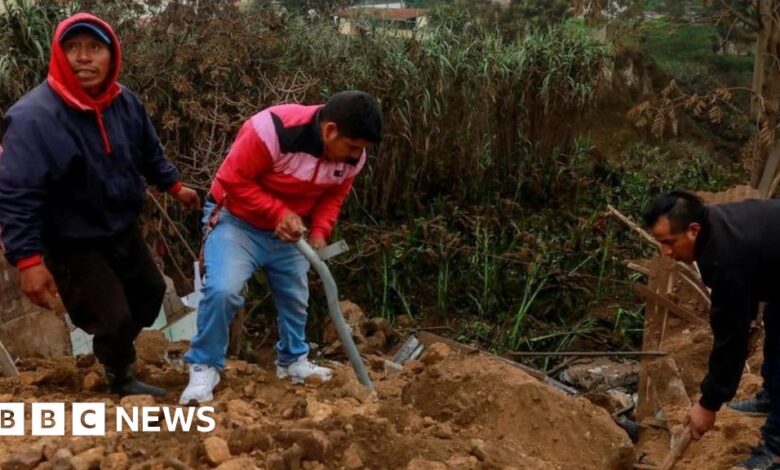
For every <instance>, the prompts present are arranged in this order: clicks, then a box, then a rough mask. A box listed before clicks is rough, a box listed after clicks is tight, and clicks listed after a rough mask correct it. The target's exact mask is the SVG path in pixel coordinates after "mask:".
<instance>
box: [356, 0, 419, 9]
mask: <svg viewBox="0 0 780 470" xmlns="http://www.w3.org/2000/svg"><path fill="white" fill-rule="evenodd" d="M354 6H356V7H358V8H406V3H405V2H403V1H397V2H388V1H386V0H385V1H380V0H358V1H357V2H355V5H354Z"/></svg>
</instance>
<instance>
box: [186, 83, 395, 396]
mask: <svg viewBox="0 0 780 470" xmlns="http://www.w3.org/2000/svg"><path fill="white" fill-rule="evenodd" d="M381 137H382V119H381V114H380V110H379V106H378V104H377V102H376V100H375V99H374V98H373V97H372V96H371V95H368V94H366V93H363V92H360V91H345V92H341V93H337V94H336V95H334V96H333V97H332V98H331V99H330V100H329V101H328V102H327V103H326V104H325V105H316V106H303V105H297V104H286V105H280V106H274V107H271V108H268V109H266V110H263V111H261V112H260V113H258V114H256V115H254V116H253V117H252V118H250V119H249V120H248V121H247V122H245V123H244V125H243V126H242V127H241V130H240V131H239V133H238V136H237V137H236V141H235V142H234V143H233V146H232V147H231V149H230V152H229V153H228V156H227V157H226V158H225V161H224V162H223V163H222V166H221V167H220V168H219V170H218V171H217V175H216V178H215V179H214V182H213V183H212V186H211V193H210V195H209V197H208V198H207V201H206V206H205V214H204V217H203V221H204V224H205V225H206V227H207V230H209V232H208V236H207V238H206V242H205V245H204V267H205V270H206V279H205V283H204V288H203V299H202V300H201V302H200V305H199V307H198V333H197V335H196V336H195V338H193V340H192V344H191V346H190V351H189V352H188V353H187V355H186V359H187V361H188V362H189V363H190V382H189V385H188V386H187V388H186V389H185V390H184V392H183V393H182V396H181V400H180V403H181V404H190V403H193V402H194V403H204V402H207V401H209V400H211V399H212V398H213V394H212V390H213V389H214V387H215V386H216V385H217V383H219V371H220V370H221V369H222V368H223V366H224V363H225V353H226V350H227V345H228V334H229V327H230V322H231V320H232V319H233V315H234V314H235V312H236V311H237V310H238V309H239V308H240V307H241V306H242V305H243V303H244V299H243V298H242V297H241V289H242V287H243V285H244V283H245V282H246V281H247V279H249V277H250V276H251V275H252V273H253V272H254V271H255V270H256V269H258V268H262V269H263V270H264V271H265V273H266V277H267V278H268V283H269V285H270V287H271V291H272V293H273V297H274V302H275V304H276V309H277V312H278V323H279V341H278V342H277V344H276V350H277V375H278V376H279V377H281V378H286V377H290V378H291V380H292V381H293V382H294V383H300V382H303V381H304V380H305V379H306V377H309V376H311V375H316V376H318V377H319V378H321V379H322V380H328V379H330V376H331V371H330V369H326V368H324V367H318V366H316V365H314V364H312V363H311V362H310V361H309V360H308V359H307V355H308V352H309V346H308V345H307V343H306V334H305V333H306V332H305V329H306V309H307V307H308V301H309V288H308V279H307V272H308V269H309V263H308V261H307V260H306V258H304V257H303V255H302V254H301V253H300V252H299V251H298V250H297V248H296V247H295V246H294V245H293V244H292V243H293V242H295V241H297V240H298V239H300V238H301V237H302V236H304V234H306V233H307V232H308V241H309V243H310V244H311V245H312V247H313V248H314V249H320V248H323V247H324V246H325V239H326V238H327V237H328V236H329V235H330V233H331V231H332V229H333V225H334V224H335V222H336V219H337V218H338V215H339V211H340V210H341V205H342V203H343V202H344V198H345V197H346V196H347V194H348V193H349V191H350V188H351V187H352V182H353V180H354V179H355V176H357V174H358V173H359V172H360V170H361V169H362V168H363V166H364V165H365V162H366V152H365V148H366V147H367V146H368V145H369V144H372V143H374V144H376V143H379V142H380V141H381ZM307 225H308V227H309V228H308V229H307Z"/></svg>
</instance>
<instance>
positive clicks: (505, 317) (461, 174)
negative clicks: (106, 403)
mask: <svg viewBox="0 0 780 470" xmlns="http://www.w3.org/2000/svg"><path fill="white" fill-rule="evenodd" d="M0 1H6V2H9V1H10V0H0ZM12 7H14V8H16V9H14V8H11V9H9V11H8V12H7V13H5V14H0V110H6V109H7V108H8V107H9V106H10V105H11V104H12V103H13V102H14V101H15V100H16V99H18V98H19V97H20V96H21V95H22V94H23V93H24V92H25V91H26V90H27V89H29V88H32V86H34V85H35V84H36V83H37V82H39V81H40V80H42V78H43V77H44V76H45V70H46V60H47V59H46V57H47V54H48V53H47V49H48V43H49V41H50V35H51V33H52V31H53V27H54V26H55V25H56V22H57V21H58V20H59V19H61V18H63V17H64V16H66V15H67V14H68V11H66V10H65V9H63V8H61V7H57V6H56V4H55V3H54V2H48V1H46V0H42V1H41V2H40V3H39V4H36V5H32V4H27V3H25V2H22V1H21V0H17V2H16V4H14V5H12ZM81 7H83V8H84V9H89V10H92V11H95V12H96V13H97V14H99V15H101V16H103V17H105V18H106V19H107V20H109V21H110V22H111V23H112V24H113V25H114V26H115V27H116V29H117V31H118V33H119V36H120V39H121V41H122V44H123V47H124V57H125V63H124V66H123V69H124V74H123V76H122V80H123V82H124V83H125V84H126V85H128V86H129V88H130V89H132V90H133V91H135V92H136V93H137V94H139V95H140V96H141V98H142V99H143V101H144V102H145V105H146V108H147V110H148V111H149V112H150V114H151V115H152V117H153V119H154V121H155V124H156V127H157V129H158V130H159V133H160V135H161V138H162V140H163V142H164V143H165V145H166V150H167V154H168V156H169V157H170V158H172V159H173V160H174V161H175V162H176V163H177V165H178V166H179V167H180V168H181V169H182V170H183V172H184V178H185V179H186V180H187V181H188V182H190V183H192V184H194V185H195V186H196V187H198V188H199V189H201V190H206V188H208V186H209V183H210V180H211V178H212V177H213V174H214V172H215V170H216V168H217V167H218V165H219V164H220V163H221V161H222V159H223V157H224V155H225V153H226V152H227V149H228V148H229V145H230V143H231V142H232V139H233V137H234V136H235V134H236V132H237V130H238V127H239V125H240V123H241V122H242V121H243V120H245V119H246V118H248V117H249V116H251V115H252V114H254V113H255V112H257V111H258V110H259V109H261V108H263V107H265V106H268V105H271V104H274V103H278V102H282V101H296V102H321V101H323V100H325V99H327V97H328V96H330V95H331V94H333V93H334V92H336V91H339V90H343V89H348V88H359V89H363V90H366V91H368V92H371V93H373V94H374V95H375V96H377V98H378V99H379V101H380V103H381V106H382V111H383V115H384V120H385V129H386V131H385V137H384V139H383V142H382V144H381V145H380V146H378V147H377V148H372V149H370V158H369V162H368V165H367V167H366V169H365V170H364V173H363V174H362V175H360V177H359V178H358V180H357V184H356V188H355V193H354V195H352V196H351V197H350V198H349V200H348V203H347V205H346V206H345V208H344V211H343V215H342V219H343V223H342V224H341V225H340V227H339V229H338V231H337V237H342V236H343V237H345V238H347V239H348V240H349V242H350V244H351V245H352V246H355V247H356V249H355V254H353V256H352V257H351V258H350V261H349V263H342V262H340V261H338V260H336V261H335V262H334V264H333V271H334V274H335V276H336V278H337V279H338V281H339V286H340V292H342V293H343V295H344V296H345V297H348V298H352V299H354V300H356V301H357V302H358V303H360V304H361V305H363V306H364V307H365V308H366V310H367V311H369V312H371V313H373V314H375V315H382V316H385V317H387V318H390V319H393V318H395V317H396V316H398V315H401V314H404V315H409V316H412V317H413V318H415V319H416V320H419V321H421V322H426V321H431V322H437V323H438V322H446V323H447V324H448V325H450V327H451V328H453V329H455V330H456V331H457V332H458V333H459V334H460V335H461V337H462V338H463V339H472V340H477V341H480V342H484V343H486V344H488V345H491V346H493V347H496V348H518V347H522V348H561V347H566V346H568V345H570V344H572V343H573V342H574V341H575V340H577V339H578V338H582V337H585V336H587V335H591V334H592V333H593V332H594V331H602V330H604V331H606V332H607V333H608V334H611V333H612V332H613V330H616V331H619V332H621V334H624V335H630V330H631V329H632V327H633V323H631V322H629V323H630V327H629V326H626V325H628V323H626V322H625V319H626V318H629V317H626V316H625V315H624V316H623V317H621V318H622V319H621V321H620V325H618V326H617V327H615V325H601V324H599V323H598V321H597V320H594V319H593V318H591V317H590V316H588V311H589V309H591V308H593V307H594V306H599V305H601V304H602V303H604V302H608V301H609V299H610V298H611V296H612V297H614V296H615V295H616V292H618V295H623V297H624V298H625V296H626V294H625V293H623V294H619V291H620V289H623V288H624V287H625V286H624V285H620V284H616V282H619V281H620V279H622V278H623V277H624V275H625V272H623V271H622V268H621V267H620V264H619V261H620V259H621V258H620V255H621V253H625V251H626V249H625V246H626V245H631V240H630V238H629V237H627V236H626V235H624V234H623V235H621V234H620V233H618V232H616V231H615V229H614V228H608V229H602V230H597V229H595V228H594V226H595V225H596V222H597V220H598V217H599V214H600V212H601V210H602V209H603V206H604V204H605V203H607V202H611V203H616V204H618V205H619V206H621V208H627V209H628V210H629V212H636V211H638V210H640V208H641V205H642V204H643V203H644V202H645V200H646V198H647V197H648V196H647V191H648V189H663V188H667V187H671V186H676V185H680V186H691V187H699V188H704V187H707V188H711V187H714V186H717V185H718V184H722V183H724V182H726V181H727V180H726V179H724V178H722V177H721V175H722V174H724V173H727V172H728V171H727V170H728V169H726V168H723V167H721V166H719V165H717V164H715V163H714V162H713V160H711V159H709V157H708V156H707V155H705V154H703V153H701V152H699V153H697V152H689V153H690V154H691V155H688V156H686V157H685V158H684V159H683V160H681V163H679V165H677V164H671V163H670V161H671V160H673V158H672V156H671V153H670V152H668V151H667V150H664V149H658V148H649V147H647V146H636V147H635V148H631V149H627V150H626V153H625V155H624V156H621V158H619V159H617V163H614V162H609V161H607V162H605V161H603V159H600V158H598V157H597V155H596V153H597V152H596V151H595V149H593V148H592V146H591V145H590V144H589V142H588V141H587V140H586V139H582V138H578V136H576V135H574V133H573V131H572V128H573V125H574V123H576V121H577V120H578V119H580V117H581V116H582V114H583V112H584V111H585V110H587V109H589V108H590V107H592V106H593V105H594V103H595V100H596V98H597V96H596V90H597V89H598V88H599V87H598V86H597V85H598V84H599V81H600V80H601V78H602V72H603V71H604V69H605V68H606V67H608V66H609V63H610V61H611V56H610V54H611V53H610V50H609V48H608V47H607V46H605V45H602V44H598V43H595V42H593V41H592V40H591V39H590V37H589V36H588V35H587V34H585V33H583V32H578V31H573V30H571V28H569V30H566V29H562V28H554V27H553V28H546V29H537V28H517V27H516V26H517V25H514V28H515V29H514V30H513V31H514V32H513V34H511V35H507V34H502V31H500V30H497V29H496V28H495V27H493V25H491V24H489V23H484V22H478V21H476V22H472V21H469V14H468V12H461V13H459V14H453V15H452V16H451V18H452V19H453V21H452V22H448V21H438V22H436V24H437V26H435V27H432V28H431V29H429V30H427V31H426V32H425V34H424V35H420V36H419V37H416V38H406V39H403V38H392V37H388V36H384V35H381V34H372V33H365V34H361V35H358V36H351V37H348V36H343V35H340V34H338V32H337V30H336V29H335V27H334V26H333V25H332V24H331V23H330V22H329V21H328V20H327V19H316V18H315V19H312V18H309V17H307V16H300V15H296V14H289V13H284V12H282V11H280V10H278V9H277V8H276V7H274V6H267V7H263V6H262V5H258V6H256V7H255V8H251V9H249V10H239V9H237V8H236V7H235V6H234V5H233V4H232V2H227V1H224V2H223V1H214V2H200V5H199V6H198V9H197V10H195V9H194V8H193V7H192V6H191V5H190V4H183V3H181V2H175V1H174V2H172V3H170V4H168V5H167V6H165V7H164V8H162V7H160V8H161V11H159V13H157V14H155V15H151V16H150V15H149V11H148V9H139V8H138V5H137V4H136V3H135V2H133V1H131V0H113V1H111V2H97V1H87V0H82V2H81ZM705 171H706V172H707V173H706V177H705V176H703V172H705ZM667 173H668V174H667ZM169 211H170V212H171V213H172V216H173V217H174V218H176V220H178V221H179V223H180V229H181V231H182V232H184V233H185V236H187V237H189V238H188V240H187V242H188V243H190V244H192V245H193V246H194V245H196V244H197V243H198V238H199V226H198V215H197V214H191V215H185V214H177V213H175V211H176V209H175V208H171V209H169ZM147 215H148V216H149V217H148V219H147V220H149V221H152V220H155V217H154V216H155V215H154V213H152V212H151V211H150V212H149V213H148V214H147ZM149 227H150V229H151V233H152V236H154V237H166V236H168V237H170V233H169V232H168V231H167V229H166V228H165V226H164V225H163V226H162V227H161V226H160V225H159V224H156V223H151V222H150V223H149ZM605 239H607V240H610V243H609V244H607V245H606V246H605V247H604V248H602V245H603V243H602V242H603V241H604V240H605ZM168 241H169V245H170V246H172V251H170V252H168V253H167V254H166V256H167V257H168V258H172V259H173V260H175V261H176V262H177V264H178V265H180V266H189V265H190V262H189V261H190V260H187V259H186V256H187V255H186V253H187V251H186V250H184V249H183V247H182V246H181V242H180V241H174V240H173V239H171V240H168ZM313 287H314V291H313V292H314V294H315V297H314V300H313V301H312V311H313V315H312V317H313V320H314V321H313V322H312V324H313V325H314V326H315V327H316V324H317V321H316V320H317V318H318V314H319V313H324V311H325V308H324V303H320V302H318V301H317V299H318V298H319V297H318V295H320V293H318V286H317V285H316V284H314V285H313ZM266 302H270V301H266ZM265 308H266V306H265V304H263V305H261V306H260V307H258V309H265ZM268 308H271V307H270V304H269V305H268ZM631 318H633V317H631ZM599 328H601V330H600V329H599Z"/></svg>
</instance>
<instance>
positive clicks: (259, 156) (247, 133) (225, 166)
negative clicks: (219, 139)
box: [216, 121, 289, 225]
mask: <svg viewBox="0 0 780 470" xmlns="http://www.w3.org/2000/svg"><path fill="white" fill-rule="evenodd" d="M271 168H272V161H271V153H270V152H269V151H268V147H267V146H266V145H265V143H264V142H263V141H262V140H261V139H260V137H259V136H258V135H257V133H256V132H255V130H254V127H253V126H252V123H251V121H247V122H245V123H244V125H243V126H241V129H240V130H239V131H238V136H236V140H235V142H233V146H232V147H231V148H230V152H228V155H227V157H226V158H225V161H224V162H223V163H222V166H220V167H219V170H218V171H217V175H216V179H217V180H218V181H219V183H220V184H221V185H222V188H223V189H224V190H225V195H226V199H227V200H226V201H225V205H226V206H227V208H228V209H229V210H230V212H232V213H233V214H235V215H237V216H239V217H242V216H244V217H246V216H250V215H251V214H243V213H242V212H243V211H242V207H251V208H252V211H253V212H257V213H260V214H262V215H264V216H266V217H268V218H270V219H271V220H273V221H274V225H276V224H278V223H279V221H280V220H281V219H282V217H283V216H284V215H285V214H286V213H287V212H288V211H289V209H288V208H287V206H285V204H284V203H283V202H282V201H280V200H279V199H277V198H275V197H273V196H272V195H270V194H268V192H266V191H265V190H263V187H262V186H260V183H259V178H260V176H261V175H263V174H264V173H268V172H270V171H271ZM236 200H240V201H241V206H240V207H239V206H234V205H231V201H236Z"/></svg>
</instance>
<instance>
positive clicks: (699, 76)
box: [644, 20, 753, 88]
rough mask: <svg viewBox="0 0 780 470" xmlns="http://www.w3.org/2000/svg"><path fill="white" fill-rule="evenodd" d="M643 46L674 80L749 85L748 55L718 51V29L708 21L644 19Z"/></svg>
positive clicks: (701, 84)
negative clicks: (645, 20)
mask: <svg viewBox="0 0 780 470" xmlns="http://www.w3.org/2000/svg"><path fill="white" fill-rule="evenodd" d="M644 28H645V41H646V44H645V47H646V48H647V52H648V53H649V54H650V55H651V56H652V57H653V58H654V59H655V61H656V63H657V64H658V66H659V67H660V68H661V69H662V70H663V71H664V72H666V73H668V74H669V75H671V76H672V77H673V78H674V79H675V80H677V81H678V82H681V83H685V84H689V85H693V84H695V85H696V87H699V88H706V87H711V86H713V85H719V86H723V85H725V86H750V80H751V75H752V73H753V57H752V55H735V54H718V53H717V52H718V49H719V48H720V43H719V36H718V31H717V29H716V27H715V26H713V25H708V24H678V23H670V22H667V21H664V20H655V21H648V22H645V25H644Z"/></svg>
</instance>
